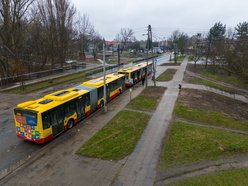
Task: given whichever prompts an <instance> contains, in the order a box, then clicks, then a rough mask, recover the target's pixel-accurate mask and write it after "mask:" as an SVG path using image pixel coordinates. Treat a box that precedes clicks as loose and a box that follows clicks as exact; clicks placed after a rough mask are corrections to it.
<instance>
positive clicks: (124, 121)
mask: <svg viewBox="0 0 248 186" xmlns="http://www.w3.org/2000/svg"><path fill="white" fill-rule="evenodd" d="M149 118H150V116H149V115H147V114H144V113H137V112H132V111H127V110H124V111H121V112H119V113H118V114H117V115H116V116H115V117H114V118H113V119H112V120H111V121H110V122H109V123H108V124H107V125H106V126H105V127H104V128H103V129H101V130H100V131H98V132H97V133H96V134H95V135H94V136H93V137H92V138H91V139H90V140H89V141H87V142H86V143H85V144H84V145H83V146H82V147H81V148H80V149H79V151H78V153H79V154H80V155H83V156H87V157H93V158H100V159H106V160H120V159H122V158H124V157H126V156H127V155H129V154H131V153H132V151H133V149H134V148H135V145H136V143H137V141H138V140H139V138H140V136H141V134H142V133H143V130H144V128H145V127H146V125H147V123H148V121H149Z"/></svg>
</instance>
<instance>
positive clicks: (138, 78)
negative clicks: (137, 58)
mask: <svg viewBox="0 0 248 186" xmlns="http://www.w3.org/2000/svg"><path fill="white" fill-rule="evenodd" d="M140 79H141V78H140V70H138V71H137V80H138V81H140Z"/></svg>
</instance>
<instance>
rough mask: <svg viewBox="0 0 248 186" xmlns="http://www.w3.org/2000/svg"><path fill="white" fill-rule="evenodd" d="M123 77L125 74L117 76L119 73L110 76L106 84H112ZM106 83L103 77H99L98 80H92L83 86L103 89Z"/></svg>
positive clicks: (107, 77) (107, 76)
mask: <svg viewBox="0 0 248 186" xmlns="http://www.w3.org/2000/svg"><path fill="white" fill-rule="evenodd" d="M121 77H124V75H123V74H117V73H113V74H108V75H106V83H107V84H108V83H110V82H112V81H114V80H116V79H119V78H121ZM103 84H104V82H103V77H99V78H97V79H92V80H89V81H86V82H84V83H82V84H81V85H83V86H91V87H96V88H98V87H101V86H103Z"/></svg>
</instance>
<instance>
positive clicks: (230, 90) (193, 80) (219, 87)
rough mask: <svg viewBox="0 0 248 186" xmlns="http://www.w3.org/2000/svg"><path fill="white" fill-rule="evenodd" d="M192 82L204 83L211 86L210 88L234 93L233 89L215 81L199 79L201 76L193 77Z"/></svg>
mask: <svg viewBox="0 0 248 186" xmlns="http://www.w3.org/2000/svg"><path fill="white" fill-rule="evenodd" d="M192 83H194V84H200V85H206V86H209V87H212V88H215V89H219V90H222V91H225V92H230V93H235V90H233V89H231V88H229V87H225V86H222V85H219V84H217V83H215V82H212V81H209V80H205V79H201V78H196V77H194V78H193V79H192Z"/></svg>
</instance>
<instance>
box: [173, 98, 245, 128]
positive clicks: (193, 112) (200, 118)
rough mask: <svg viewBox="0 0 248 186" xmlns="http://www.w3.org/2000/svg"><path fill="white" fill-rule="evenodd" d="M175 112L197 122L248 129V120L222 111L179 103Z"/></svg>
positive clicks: (176, 114) (181, 116)
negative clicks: (240, 119) (237, 118)
mask: <svg viewBox="0 0 248 186" xmlns="http://www.w3.org/2000/svg"><path fill="white" fill-rule="evenodd" d="M174 114H175V116H177V117H180V118H185V119H188V120H192V121H196V122H203V123H208V124H210V125H215V126H222V127H228V128H232V129H237V130H244V131H248V120H242V121H239V120H235V119H233V118H231V117H230V116H228V115H225V114H223V113H221V112H215V111H209V110H201V109H198V108H192V107H190V106H188V105H184V104H179V103H177V104H176V106H175V108H174Z"/></svg>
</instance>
